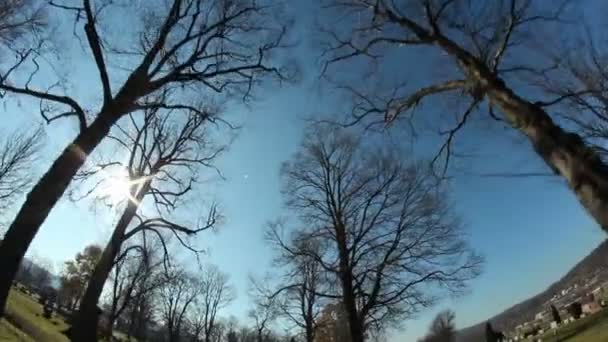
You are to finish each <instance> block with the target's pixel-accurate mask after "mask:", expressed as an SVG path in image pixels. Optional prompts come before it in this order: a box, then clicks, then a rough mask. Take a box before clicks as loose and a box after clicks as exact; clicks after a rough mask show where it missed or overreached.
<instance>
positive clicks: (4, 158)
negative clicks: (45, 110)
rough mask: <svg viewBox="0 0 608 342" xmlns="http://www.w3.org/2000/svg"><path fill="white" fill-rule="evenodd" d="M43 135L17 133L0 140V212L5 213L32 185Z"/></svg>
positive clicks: (37, 131)
mask: <svg viewBox="0 0 608 342" xmlns="http://www.w3.org/2000/svg"><path fill="white" fill-rule="evenodd" d="M43 138H44V133H43V131H42V130H41V129H37V130H35V131H33V132H32V133H26V132H24V131H18V132H15V133H13V134H11V135H8V136H6V137H4V138H2V139H0V211H3V212H4V211H6V210H7V209H8V208H9V207H10V206H11V205H12V204H13V203H14V202H15V200H16V199H18V198H19V196H21V195H22V194H23V193H25V191H26V190H27V189H28V188H29V186H30V184H31V183H32V172H31V171H32V167H33V164H34V162H35V161H36V159H37V154H38V153H39V151H40V147H41V146H42V140H43Z"/></svg>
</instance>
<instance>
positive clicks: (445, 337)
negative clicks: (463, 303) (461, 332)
mask: <svg viewBox="0 0 608 342" xmlns="http://www.w3.org/2000/svg"><path fill="white" fill-rule="evenodd" d="M455 318H456V315H455V314H454V312H453V311H451V310H444V311H441V312H440V313H438V314H437V316H435V319H433V322H432V323H431V326H430V327H429V333H428V334H427V335H426V336H425V337H423V338H422V339H419V340H418V342H453V341H454V340H455V339H456V327H455V322H454V319H455Z"/></svg>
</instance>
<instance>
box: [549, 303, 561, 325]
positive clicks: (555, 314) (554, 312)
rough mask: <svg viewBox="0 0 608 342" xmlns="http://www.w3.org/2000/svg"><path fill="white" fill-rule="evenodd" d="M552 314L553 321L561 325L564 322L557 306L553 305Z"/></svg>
mask: <svg viewBox="0 0 608 342" xmlns="http://www.w3.org/2000/svg"><path fill="white" fill-rule="evenodd" d="M551 314H552V315H553V320H554V321H555V322H556V323H557V324H560V323H561V322H562V318H561V317H560V316H559V311H557V309H556V308H555V305H553V304H551Z"/></svg>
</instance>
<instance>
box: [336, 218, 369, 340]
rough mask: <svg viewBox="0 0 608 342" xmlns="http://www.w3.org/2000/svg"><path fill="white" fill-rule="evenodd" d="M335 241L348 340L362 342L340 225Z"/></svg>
mask: <svg viewBox="0 0 608 342" xmlns="http://www.w3.org/2000/svg"><path fill="white" fill-rule="evenodd" d="M336 240H337V243H338V253H339V257H340V281H341V283H342V304H343V305H344V311H346V317H347V318H348V327H349V331H350V339H351V341H352V342H363V341H364V337H363V327H362V324H361V319H360V318H359V313H358V311H357V302H356V299H355V292H354V289H353V277H352V272H351V268H350V260H349V256H348V248H347V242H346V229H345V228H344V226H343V225H342V224H337V226H336Z"/></svg>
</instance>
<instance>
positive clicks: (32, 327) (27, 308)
mask: <svg viewBox="0 0 608 342" xmlns="http://www.w3.org/2000/svg"><path fill="white" fill-rule="evenodd" d="M0 1H2V0H0ZM42 312H43V311H42V305H40V303H38V302H37V301H36V300H35V299H34V298H32V297H31V296H29V295H26V294H24V293H22V292H20V291H17V290H16V289H14V288H13V289H11V292H10V294H9V297H8V303H7V307H6V314H5V318H6V319H4V318H3V319H2V320H0V342H5V341H6V342H34V341H44V342H68V338H67V337H66V336H65V335H63V334H62V333H61V332H62V331H64V330H65V329H67V328H68V325H67V324H66V322H65V320H64V319H63V317H62V316H60V315H57V314H53V318H52V319H50V320H48V319H46V318H44V317H43V316H42ZM115 336H117V337H118V338H119V340H123V341H126V340H127V339H126V337H125V336H124V334H120V333H118V332H115ZM100 341H104V340H103V339H100ZM131 341H136V340H135V339H131Z"/></svg>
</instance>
